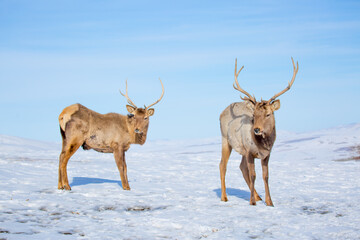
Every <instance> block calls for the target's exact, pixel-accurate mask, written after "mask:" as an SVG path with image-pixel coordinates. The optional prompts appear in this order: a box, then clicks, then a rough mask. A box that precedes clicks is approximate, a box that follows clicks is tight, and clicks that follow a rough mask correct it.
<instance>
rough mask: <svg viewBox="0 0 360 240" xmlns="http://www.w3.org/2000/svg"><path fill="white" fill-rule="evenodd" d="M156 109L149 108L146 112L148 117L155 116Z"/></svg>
mask: <svg viewBox="0 0 360 240" xmlns="http://www.w3.org/2000/svg"><path fill="white" fill-rule="evenodd" d="M154 112H155V109H153V108H149V109H148V110H147V112H146V116H148V117H150V116H152V115H154Z"/></svg>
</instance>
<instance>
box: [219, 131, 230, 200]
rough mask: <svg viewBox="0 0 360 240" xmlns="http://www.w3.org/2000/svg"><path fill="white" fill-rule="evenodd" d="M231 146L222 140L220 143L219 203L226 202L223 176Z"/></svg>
mask: <svg viewBox="0 0 360 240" xmlns="http://www.w3.org/2000/svg"><path fill="white" fill-rule="evenodd" d="M231 149H232V148H231V146H230V145H229V143H228V141H227V140H226V139H224V138H223V141H222V151H221V162H220V165H219V169H220V180H221V201H224V202H227V200H228V199H227V196H226V186H225V175H226V166H227V163H228V161H229V157H230V154H231Z"/></svg>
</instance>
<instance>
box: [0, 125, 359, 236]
mask: <svg viewBox="0 0 360 240" xmlns="http://www.w3.org/2000/svg"><path fill="white" fill-rule="evenodd" d="M59 138H60V137H59ZM358 145H360V124H353V125H347V126H340V127H338V128H334V129H325V130H321V131H316V132H309V133H298V134H297V133H289V132H283V131H278V138H277V140H276V143H275V146H274V149H273V152H272V155H271V157H270V164H269V166H270V179H269V182H270V192H271V196H272V200H273V203H274V205H275V207H267V206H265V204H264V203H263V202H257V205H256V206H250V205H249V198H250V193H249V189H248V187H247V185H246V183H245V181H244V179H243V177H242V174H241V172H240V170H239V164H240V159H241V156H240V155H239V154H237V153H236V152H233V153H232V155H231V158H230V161H229V164H228V171H227V175H226V185H227V194H228V199H229V201H228V202H221V201H220V196H221V189H220V177H219V168H218V166H219V162H220V156H221V140H220V137H217V138H212V139H192V140H187V141H173V140H166V141H165V140H164V141H153V142H151V141H149V142H147V143H146V144H145V145H144V146H134V145H133V146H132V147H131V148H130V150H129V151H128V152H127V154H126V159H127V165H128V178H129V183H130V187H131V191H124V190H122V188H121V182H120V175H119V172H118V170H117V167H116V165H115V161H114V159H113V155H112V154H104V153H97V152H94V151H83V150H81V149H80V150H79V151H78V152H77V153H76V154H75V155H74V156H73V157H72V158H71V159H70V161H69V164H68V174H69V180H70V185H71V187H72V190H71V191H64V190H58V189H57V178H58V155H59V153H60V150H61V144H59V143H47V142H39V141H33V140H28V139H21V138H16V137H9V136H3V135H0V239H360V191H359V189H360V178H359V174H360V161H356V160H355V159H358V157H359V155H360V153H358V152H356V151H357V149H359V148H358V147H357V146H358ZM260 165H261V164H260V162H259V161H258V160H257V161H256V172H257V176H258V177H257V180H256V189H257V191H258V193H259V194H260V195H261V196H262V197H264V192H265V191H264V186H263V181H262V177H261V176H262V175H261V166H260Z"/></svg>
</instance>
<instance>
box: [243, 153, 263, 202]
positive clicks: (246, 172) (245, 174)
mask: <svg viewBox="0 0 360 240" xmlns="http://www.w3.org/2000/svg"><path fill="white" fill-rule="evenodd" d="M240 170H241V172H242V174H243V177H244V179H245V182H246V184H247V185H248V187H249V189H250V190H251V188H250V175H249V169H248V165H247V162H246V158H245V157H244V156H243V157H242V159H241V163H240ZM254 195H255V201H261V200H262V199H261V197H260V196H259V194H258V193H257V192H256V190H255V187H254Z"/></svg>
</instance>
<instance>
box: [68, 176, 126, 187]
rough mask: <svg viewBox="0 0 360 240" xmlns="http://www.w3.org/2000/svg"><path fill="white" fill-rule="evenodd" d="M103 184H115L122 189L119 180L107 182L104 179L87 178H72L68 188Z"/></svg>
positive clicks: (107, 180)
mask: <svg viewBox="0 0 360 240" xmlns="http://www.w3.org/2000/svg"><path fill="white" fill-rule="evenodd" d="M103 183H117V184H118V185H119V186H120V187H121V188H122V184H121V181H119V180H109V179H104V178H88V177H74V178H73V180H72V183H71V184H70V186H71V187H75V186H82V185H87V184H103Z"/></svg>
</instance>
